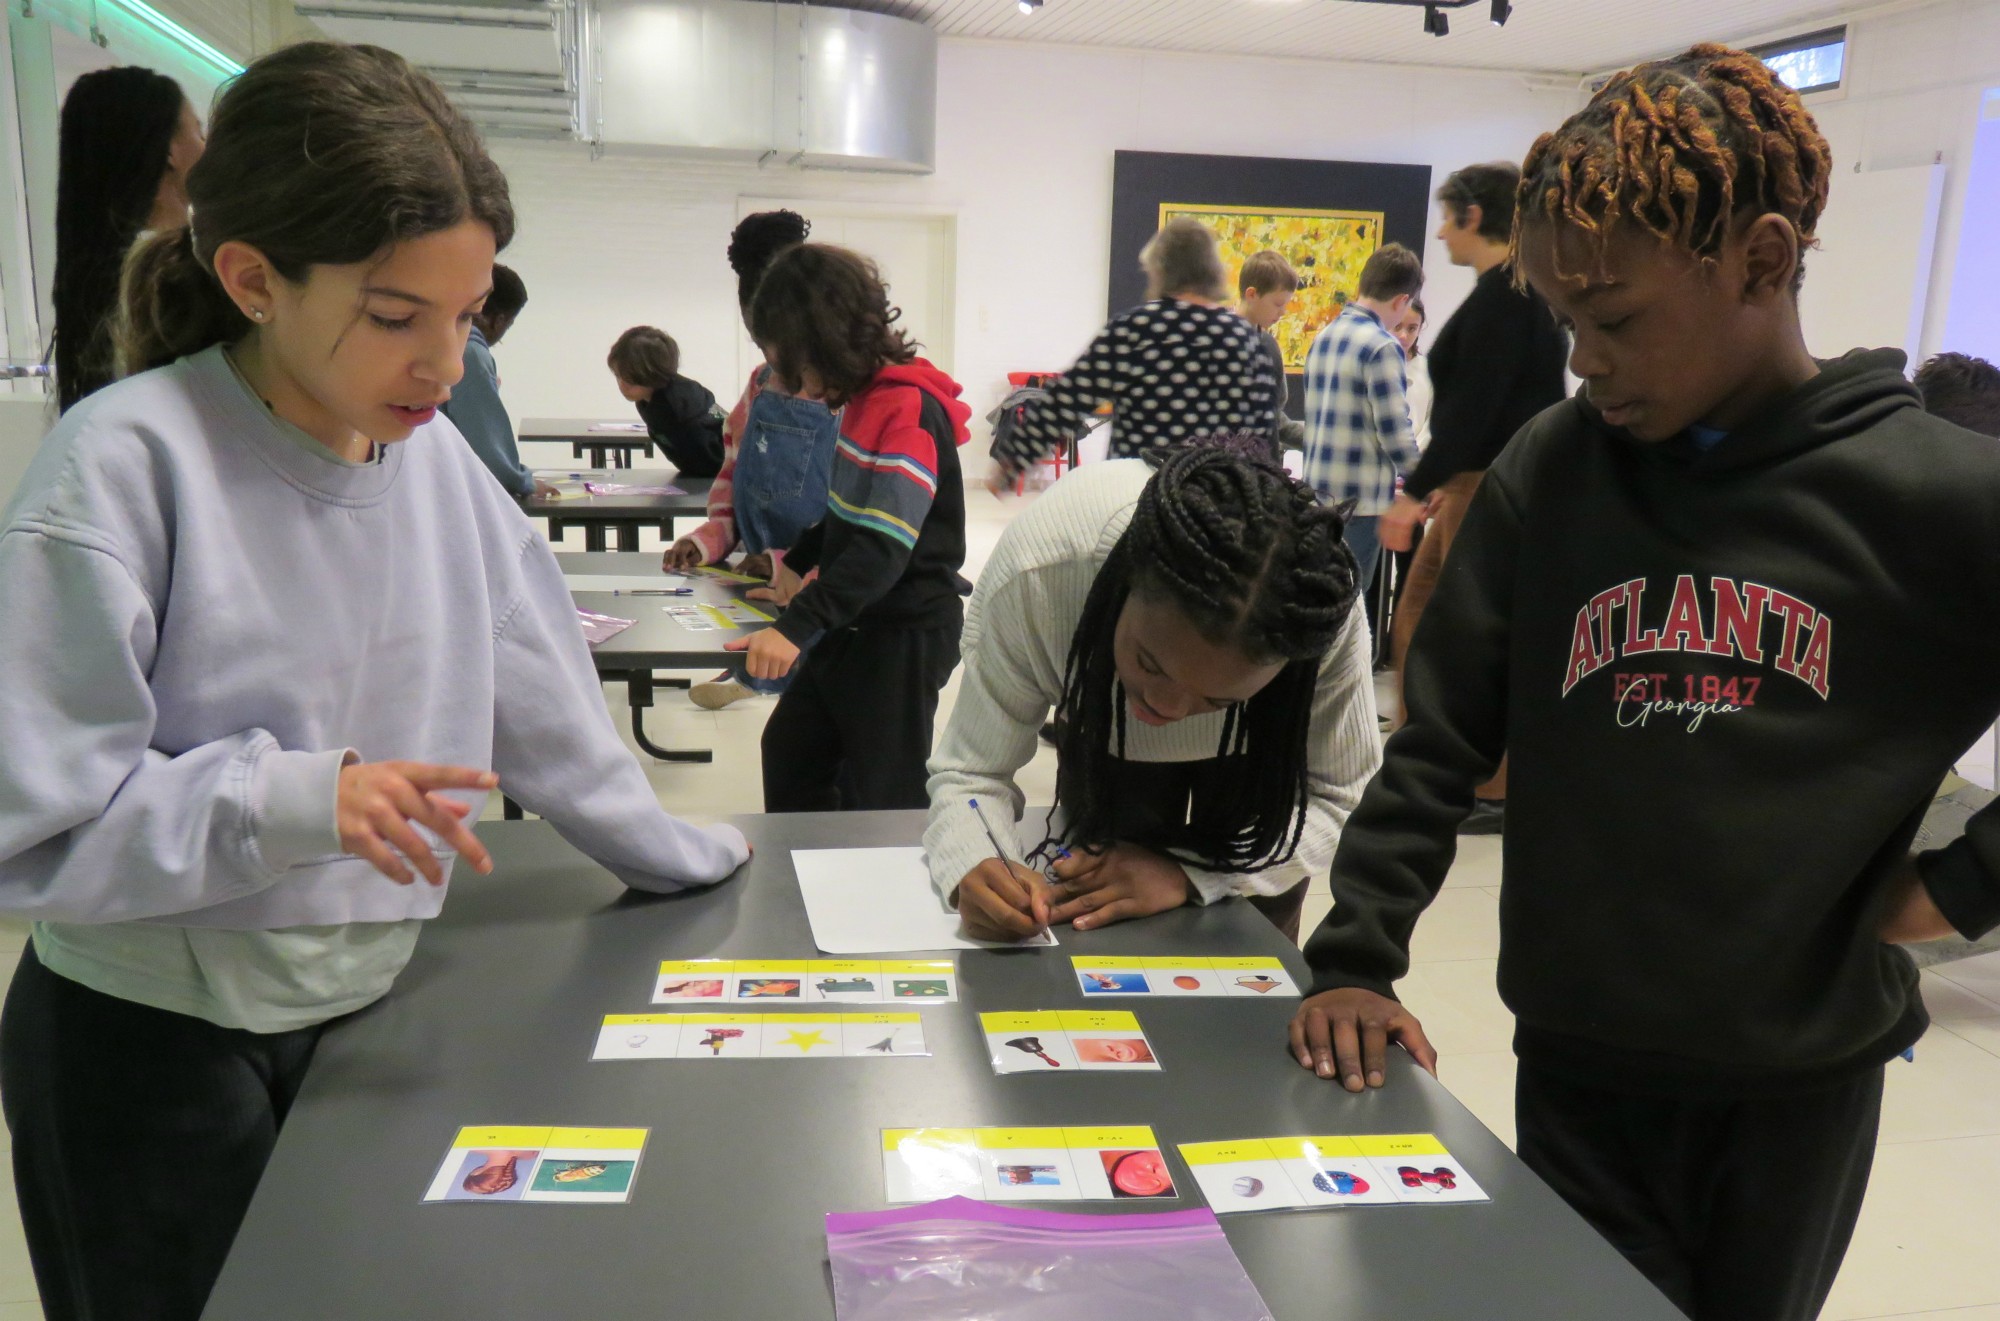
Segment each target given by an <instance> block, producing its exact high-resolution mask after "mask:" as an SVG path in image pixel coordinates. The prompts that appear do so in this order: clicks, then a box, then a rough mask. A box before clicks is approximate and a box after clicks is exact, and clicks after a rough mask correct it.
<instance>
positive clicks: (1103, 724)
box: [1042, 436, 1359, 873]
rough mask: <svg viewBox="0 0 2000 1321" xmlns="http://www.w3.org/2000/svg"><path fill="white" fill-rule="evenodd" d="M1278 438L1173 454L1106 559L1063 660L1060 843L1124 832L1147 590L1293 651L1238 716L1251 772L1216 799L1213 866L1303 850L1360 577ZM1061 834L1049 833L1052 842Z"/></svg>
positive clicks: (1226, 736) (1205, 623)
mask: <svg viewBox="0 0 2000 1321" xmlns="http://www.w3.org/2000/svg"><path fill="white" fill-rule="evenodd" d="M1266 444H1267V442H1266V439H1265V438H1264V437H1261V436H1249V437H1234V438H1228V437H1219V438H1215V439H1213V440H1208V441H1197V442H1192V443H1190V444H1188V445H1185V446H1182V447H1180V448H1177V449H1174V450H1172V451H1169V452H1168V453H1167V456H1166V458H1165V459H1164V460H1163V461H1160V463H1159V471H1158V472H1156V473H1155V474H1154V475H1153V478H1152V480H1151V481H1149V482H1148V483H1147V484H1146V489H1145V491H1144V492H1142V493H1141V495H1140V496H1139V503H1138V506H1137V507H1136V508H1135V509H1134V510H1133V511H1132V521H1131V523H1130V525H1128V526H1127V527H1126V529H1125V533H1124V535H1122V536H1121V537H1119V538H1118V542H1117V544H1116V545H1115V546H1113V547H1112V549H1111V553H1110V554H1109V555H1108V556H1106V558H1105V561H1104V564H1103V567H1101V568H1100V569H1099V570H1098V572H1097V577H1096V579H1095V581H1094V582H1093V583H1092V584H1091V588H1090V595H1089V596H1088V597H1087V598H1086V600H1085V602H1084V607H1083V614H1082V616H1081V617H1080V618H1079V619H1078V621H1077V625H1076V632H1075V633H1074V634H1073V635H1072V637H1071V641H1070V650H1069V659H1068V662H1067V664H1066V667H1065V669H1064V672H1063V697H1062V702H1061V705H1060V709H1061V711H1062V713H1063V721H1062V724H1061V726H1060V728H1061V731H1062V732H1061V735H1060V739H1059V742H1058V747H1057V754H1058V755H1057V762H1056V765H1057V769H1056V806H1058V807H1061V808H1062V809H1064V812H1065V814H1066V816H1065V825H1064V828H1063V838H1062V840H1061V841H1060V842H1062V843H1066V844H1069V845H1072V846H1083V847H1091V848H1098V847H1103V846H1106V845H1109V844H1112V843H1114V842H1116V841H1115V839H1114V838H1113V832H1114V831H1115V829H1116V823H1117V822H1118V821H1119V820H1120V819H1121V817H1122V805H1121V803H1120V787H1119V776H1118V775H1117V773H1116V771H1115V769H1114V767H1113V765H1112V762H1113V760H1114V759H1115V758H1118V757H1122V756H1123V754H1124V748H1125V701H1124V694H1123V690H1122V687H1121V685H1120V684H1119V682H1118V669H1117V662H1116V658H1115V656H1114V655H1113V637H1114V636H1115V634H1116V632H1117V628H1118V618H1119V616H1120V615H1121V614H1122V613H1123V612H1124V609H1125V603H1126V602H1127V601H1128V600H1129V599H1131V598H1132V597H1134V596H1139V597H1142V598H1145V599H1147V600H1156V601H1162V602H1165V603H1167V604H1169V605H1171V606H1173V607H1174V608H1175V609H1176V610H1179V611H1180V612H1181V613H1182V614H1184V615H1186V616H1187V618H1188V620H1189V622H1191V623H1192V624H1193V625H1194V626H1195V628H1196V629H1197V630H1199V631H1200V633H1201V635H1202V636H1203V637H1205V638H1207V639H1209V640H1210V641H1212V642H1216V643H1218V644H1226V645H1228V646H1230V647H1234V648H1236V649H1238V650H1240V651H1241V652H1242V653H1243V654H1244V655H1246V656H1248V657H1250V658H1251V659H1253V660H1256V661H1258V662H1260V663H1267V664H1268V663H1270V662H1273V661H1276V662H1282V663H1283V669H1281V670H1280V671H1279V673H1278V677H1277V678H1275V679H1273V680H1272V681H1271V682H1270V683H1269V684H1267V685H1266V686H1265V687H1264V689H1263V691H1261V692H1259V693H1258V694H1257V695H1256V696H1255V697H1253V698H1251V699H1250V700H1249V701H1247V702H1245V703H1243V704H1242V705H1241V706H1237V707H1233V708H1231V709H1230V711H1229V713H1228V715H1227V716H1226V717H1225V718H1224V720H1223V727H1222V739H1221V743H1220V746H1219V747H1218V748H1217V750H1216V755H1217V756H1219V757H1226V758H1229V759H1231V764H1232V765H1233V766H1240V767H1241V772H1240V773H1238V774H1231V775H1229V776H1228V777H1226V782H1227V784H1228V786H1229V787H1228V789H1226V790H1225V791H1224V792H1223V793H1221V794H1220V795H1218V799H1219V801H1213V802H1206V803H1204V804H1203V805H1202V817H1203V819H1204V822H1205V823H1206V825H1207V828H1206V829H1205V830H1204V831H1203V832H1202V833H1203V835H1204V838H1203V839H1202V841H1201V845H1202V847H1201V851H1202V853H1203V855H1204V856H1203V858H1202V864H1203V865H1204V866H1206V867H1209V868H1211V869H1212V870H1216V871H1225V872H1235V873H1246V872H1255V871H1262V870H1264V869H1266V868H1268V867H1271V866H1274V865H1276V864H1277V863H1280V862H1283V861H1285V860H1286V859H1288V858H1290V857H1291V856H1292V854H1293V853H1294V852H1295V851H1296V850H1297V848H1298V842H1299V836H1300V834H1301V832H1302V831H1303V830H1304V829H1305V810H1306V802H1307V797H1308V794H1309V788H1308V786H1307V783H1306V763H1307V757H1308V746H1309V741H1310V738H1311V726H1312V704H1313V696H1314V693H1315V692H1316V690H1317V688H1318V684H1319V667H1320V664H1321V662H1322V660H1323V659H1324V658H1325V656H1326V653H1327V652H1328V651H1330V650H1331V649H1332V648H1333V645H1334V643H1335V642H1336V641H1338V640H1339V638H1340V636H1341V632H1342V630H1343V629H1345V628H1346V627H1348V626H1349V620H1350V617H1351V616H1352V614H1353V610H1354V601H1355V596H1356V594H1357V592H1358V590H1359V584H1358V582H1357V575H1356V572H1355V564H1354V555H1353V553H1352V552H1350V551H1349V550H1348V548H1347V546H1346V544H1345V543H1344V542H1343V541H1342V539H1341V531H1342V527H1343V524H1344V521H1345V520H1344V515H1343V513H1342V510H1341V509H1340V508H1337V507H1329V506H1326V505H1323V504H1321V503H1320V502H1319V499H1318V497H1317V496H1315V495H1314V493H1313V491H1312V488H1311V487H1309V486H1306V485H1304V484H1303V483H1301V482H1298V481H1296V480H1294V479H1293V478H1292V477H1291V476H1289V475H1288V474H1287V473H1286V472H1285V471H1284V469H1282V468H1280V467H1278V466H1277V465H1276V464H1274V463H1272V462H1271V460H1270V458H1269V451H1268V449H1266V448H1265V446H1266ZM1050 819H1051V820H1054V819H1055V813H1054V811H1053V809H1052V810H1051V813H1050ZM1057 842H1058V841H1057V840H1055V839H1053V838H1051V839H1049V840H1045V841H1044V842H1043V846H1042V851H1043V852H1044V853H1046V851H1048V850H1049V849H1052V848H1053V847H1054V846H1055V844H1056V843H1057Z"/></svg>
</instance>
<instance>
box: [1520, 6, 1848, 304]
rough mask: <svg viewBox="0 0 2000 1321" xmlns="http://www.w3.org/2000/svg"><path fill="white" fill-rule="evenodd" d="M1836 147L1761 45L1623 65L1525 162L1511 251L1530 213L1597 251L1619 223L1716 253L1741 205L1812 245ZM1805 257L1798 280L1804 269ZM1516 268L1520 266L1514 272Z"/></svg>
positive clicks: (1710, 257)
mask: <svg viewBox="0 0 2000 1321" xmlns="http://www.w3.org/2000/svg"><path fill="white" fill-rule="evenodd" d="M1832 169H1833V158H1832V153H1831V152H1830V151H1829V150H1828V148H1827V145H1826V139H1825V138H1824V137H1823V136H1821V134H1820V131H1819V125H1817V124H1815V123H1814V122H1813V117H1812V116H1811V115H1810V114H1808V113H1807V111H1806V108H1805V105H1804V104H1803V103H1802V102H1801V101H1800V100H1799V96H1798V93H1796V92H1794V91H1792V90H1791V89H1790V88H1788V87H1786V86H1785V85H1784V84H1783V83H1781V82H1779V81H1778V79H1777V77H1776V76H1775V75H1774V74H1773V73H1772V72H1771V70H1770V69H1769V68H1768V67H1766V66H1765V64H1764V62H1763V61H1762V60H1760V59H1758V58H1757V57H1756V56H1755V55H1751V54H1749V53H1747V52H1744V51H1740V50H1732V49H1730V48H1729V47H1727V46H1717V45H1700V46H1696V47H1694V48H1693V49H1692V50H1690V51H1688V52H1687V53H1686V54H1685V55H1681V56H1677V57H1676V58H1674V59H1671V60H1656V61H1654V62H1653V63H1651V64H1642V65H1639V66H1638V67H1637V68H1634V69H1628V70H1626V71H1625V72H1623V73H1620V74H1618V75H1617V76H1616V77H1614V78H1613V79H1612V80H1611V81H1610V82H1608V83H1606V84H1605V85H1604V88H1603V90H1601V91H1599V92H1598V93H1597V95H1596V96H1593V97H1592V98H1591V99H1590V104H1589V105H1587V106H1585V107H1584V108H1583V109H1582V110H1579V111H1578V112H1577V113H1576V114H1574V115H1571V116H1570V117H1569V119H1568V120H1566V121H1564V123H1563V126H1562V127H1561V128H1559V129H1557V130H1556V131H1555V132H1553V133H1544V134H1542V136H1541V137H1540V138H1538V139H1536V141H1535V145H1534V146H1533V147H1532V148H1531V149H1530V150H1529V152H1528V159H1527V160H1526V161H1525V162H1524V163H1523V164H1522V167H1521V189H1520V193H1519V195H1518V199H1517V205H1516V207H1515V211H1514V234H1513V256H1514V259H1515V270H1516V271H1517V272H1518V271H1519V270H1520V262H1519V256H1520V250H1521V234H1522V231H1523V230H1524V229H1525V228H1526V226H1527V225H1528V224H1530V223H1532V222H1535V221H1543V220H1546V221H1557V222H1561V223H1563V224H1568V225H1573V226H1575V227H1576V228H1578V229H1580V230H1582V231H1583V232H1584V233H1586V234H1588V235H1590V236H1591V238H1592V239H1593V240H1594V242H1595V243H1596V246H1597V250H1598V252H1599V254H1600V256H1601V255H1602V252H1603V248H1604V243H1605V240H1606V238H1607V237H1608V235H1609V233H1610V229H1611V227H1612V225H1613V224H1616V223H1627V222H1629V223H1632V224H1636V225H1638V226H1640V227H1641V228H1642V229H1644V230H1645V231H1646V232H1647V233H1649V234H1653V235H1655V236H1656V237H1658V238H1660V239H1662V240H1664V241H1665V242H1667V243H1671V244H1673V245H1675V246H1676V247H1679V248H1681V249H1683V250H1684V251H1687V252H1690V253H1693V254H1694V255H1696V256H1698V257H1700V258H1701V259H1702V260H1703V262H1704V263H1713V262H1714V260H1715V258H1716V256H1717V254H1718V253H1720V252H1721V250H1722V245H1723V242H1724V240H1726V239H1727V238H1728V236H1729V229H1730V224H1731V222H1732V221H1733V220H1734V218H1735V217H1737V216H1738V215H1742V214H1754V215H1762V214H1766V213H1775V214H1777V215H1780V216H1783V217H1784V218H1785V219H1786V220H1788V221H1790V222H1791V224H1792V228H1794V229H1795V230H1797V231H1798V235H1799V245H1800V248H1801V250H1803V249H1805V248H1809V247H1811V246H1813V234H1814V231H1815V230H1816V229H1817V227H1818V225H1819V217H1820V212H1821V211H1822V210H1824V209H1825V207H1826V191H1827V180H1828V176H1829V175H1830V174H1831V173H1832ZM1804 275H1805V264H1804V262H1803V260H1802V261H1801V262H1800V265H1799V269H1798V271H1797V272H1796V273H1795V274H1794V276H1793V287H1794V288H1796V287H1797V285H1798V282H1799V281H1800V280H1802V279H1803V278H1804ZM1516 278H1517V279H1518V278H1520V277H1519V276H1518V274H1517V276H1516Z"/></svg>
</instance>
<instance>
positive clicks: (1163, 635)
mask: <svg viewBox="0 0 2000 1321" xmlns="http://www.w3.org/2000/svg"><path fill="white" fill-rule="evenodd" d="M1257 449H1261V451H1262V452H1263V453H1266V454H1267V453H1268V436H1256V437H1245V438H1241V439H1239V440H1238V441H1235V442H1232V443H1226V444H1218V443H1198V444H1194V445H1191V446H1188V447H1186V448H1184V449H1181V450H1177V451H1174V452H1172V453H1171V454H1168V455H1166V456H1163V457H1162V458H1161V459H1159V460H1155V461H1154V462H1158V463H1159V467H1158V471H1157V472H1156V471H1155V470H1154V467H1153V466H1152V462H1149V461H1147V460H1142V459H1119V460H1113V461H1111V462H1107V463H1101V464H1091V465H1087V466H1085V467H1083V468H1081V469H1079V470H1077V471H1076V472H1074V473H1072V474H1071V475H1069V476H1068V477H1065V478H1064V479H1063V480H1062V481H1060V482H1058V483H1056V485H1055V487H1054V488H1053V489H1051V490H1050V491H1049V492H1048V493H1047V494H1046V495H1043V496H1042V497H1041V498H1040V499H1039V500H1037V501H1036V503H1035V504H1034V506H1033V507H1032V508H1030V509H1028V510H1027V512H1025V513H1023V514H1022V515H1021V516H1020V517H1019V518H1017V519H1015V520H1014V522H1013V523H1012V524H1011V525H1009V527H1008V528H1007V531H1006V532H1005V533H1004V534H1003V535H1002V536H1001V538H1000V542H999V545H998V547H997V548H996V549H995V551H994V553H993V558H992V559H991V560H990V561H989V562H988V565H987V568H986V570H985V572H984V573H982V574H981V575H980V579H979V586H978V589H977V590H976V591H975V592H974V593H973V597H972V605H971V609H970V611H969V613H968V615H967V618H966V624H965V634H964V638H963V641H962V643H961V648H962V651H963V654H964V665H965V678H964V681H963V684H962V686H961V688H960V691H959V697H958V702H957V705H956V706H955V707H954V708H953V711H952V717H951V721H950V724H949V725H948V726H947V727H946V729H945V733H944V738H943V740H942V742H941V743H940V744H939V746H938V750H937V754H936V755H935V756H934V757H933V758H932V759H931V779H930V798H931V805H930V821H929V825H928V828H927V829H926V831H925V834H924V846H925V849H926V851H927V853H928V855H929V858H930V867H931V879H932V882H933V883H934V884H935V885H936V887H937V889H938V892H939V894H941V895H942V896H943V897H944V898H945V900H946V902H948V903H951V904H954V905H956V907H957V909H958V911H959V914H960V915H961V918H962V920H963V922H964V925H965V929H966V932H967V933H968V934H969V935H972V936H976V937H980V938H984V939H994V940H1000V939H1020V938H1024V937H1027V936H1030V935H1033V934H1035V933H1036V932H1037V931H1039V930H1041V929H1042V928H1044V927H1045V926H1046V925H1047V924H1048V923H1050V922H1073V923H1074V924H1075V925H1076V926H1077V927H1078V928H1080V929H1083V928H1090V927H1097V926H1103V925H1105V924H1106V923H1110V922H1116V921H1120V920H1122V919H1125V918H1133V917H1143V916H1145V915H1147V914H1150V913H1157V912H1162V911H1164V910H1166V909H1169V908H1175V907H1178V906H1179V905H1181V904H1184V903H1203V904H1205V903H1211V902H1214V901H1216V900H1220V899H1224V898H1227V897H1229V896H1232V895H1243V896H1246V897H1248V898H1250V899H1251V901H1252V902H1253V903H1255V904H1256V905H1257V906H1258V907H1259V908H1260V909H1262V910H1263V911H1264V912H1265V913H1266V915H1267V916H1269V917H1271V919H1272V920H1273V921H1274V922H1275V923H1277V925H1278V926H1279V927H1280V928H1281V929H1284V930H1285V931H1286V932H1287V934H1288V935H1290V936H1291V937H1292V938H1293V939H1296V938H1297V934H1298V923H1299V909H1300V905H1301V904H1302V903H1303V902H1304V899H1305V887H1306V880H1307V877H1309V876H1311V875H1314V874H1316V873H1318V872H1320V871H1322V870H1324V868H1325V867H1326V865H1327V863H1328V861H1329V859H1330V858H1331V857H1332V853H1333V846H1334V843H1335V841H1336V840H1338V838H1339V837H1340V829H1341V824H1342V822H1344V821H1345V820H1346V818H1347V814H1348V812H1349V811H1350V810H1352V808H1353V806H1354V804H1355V801H1356V800H1357V799H1358V798H1359V797H1360V794H1361V787H1362V785H1363V784H1365V783H1366V782H1367V780H1368V777H1369V776H1370V775H1372V774H1373V773H1374V771H1375V768H1376V766H1377V764H1378V763H1379V761H1380V754H1379V751H1378V744H1377V736H1376V729H1375V698H1374V689H1373V686H1372V683H1371V680H1370V678H1369V642H1368V627H1367V624H1366V622H1365V621H1364V620H1363V619H1362V617H1361V615H1360V612H1359V607H1358V606H1357V604H1356V592H1357V585H1356V582H1355V573H1354V558H1353V556H1352V555H1351V554H1349V553H1348V550H1347V548H1346V546H1345V545H1343V544H1342V542H1341V537H1340V533H1341V516H1340V514H1339V513H1338V511H1336V510H1334V509H1330V508H1327V507H1325V506H1323V505H1321V504H1320V503H1319V502H1318V500H1317V499H1315V498H1314V495H1313V493H1312V490H1311V489H1310V488H1309V487H1306V486H1304V485H1302V484H1301V483H1299V482H1296V481H1294V480H1293V479H1292V478H1290V477H1288V476H1287V475H1286V474H1285V472H1284V471H1283V470H1282V469H1280V468H1278V467H1276V466H1275V465H1273V464H1272V463H1271V462H1270V461H1269V459H1268V458H1267V457H1257V456H1254V455H1253V454H1252V450H1257ZM1052 709H1060V710H1061V711H1062V712H1063V713H1064V720H1063V722H1062V726H1061V734H1060V736H1059V738H1058V742H1057V758H1058V769H1057V779H1056V799H1057V801H1056V805H1055V809H1054V811H1052V813H1051V815H1050V822H1051V831H1050V838H1049V840H1048V841H1047V843H1046V844H1045V845H1044V849H1045V851H1046V853H1047V854H1049V855H1050V856H1051V857H1052V859H1053V864H1052V867H1051V871H1052V872H1053V874H1054V876H1055V877H1056V880H1055V882H1054V883H1053V884H1051V883H1049V882H1048V881H1046V880H1045V879H1044V877H1043V876H1042V874H1041V873H1039V872H1035V871H1032V870H1029V869H1027V868H1022V867H1019V866H1014V865H1010V864H1009V863H1008V862H1006V861H1003V860H1002V859H999V858H996V857H994V856H993V849H992V845H991V844H990V843H989V841H988V838H987V835H986V831H985V828H984V826H983V824H982V821H981V817H980V812H979V811H976V810H975V809H974V808H973V806H972V803H973V802H974V801H975V800H976V801H977V802H978V803H979V804H980V808H981V809H982V810H984V811H985V812H988V813H991V814H992V820H993V821H994V822H996V823H999V822H1001V821H1002V819H1003V817H1004V820H1005V822H1006V823H1008V824H1011V823H1012V822H1013V821H1014V820H1016V819H1017V818H1018V817H1019V816H1020V814H1021V811H1022V805H1023V802H1024V799H1023V797H1022V794H1021V791H1020V789H1019V788H1018V787H1016V785H1015V783H1014V779H1013V777H1014V774H1015V772H1016V771H1018V770H1019V769H1020V768H1021V767H1022V766H1023V765H1025V764H1026V763H1027V761H1028V760H1029V758H1031V757H1032V756H1033V755H1034V752H1035V745H1036V733H1037V731H1038V730H1039V729H1040V728H1041V725H1042V722H1043V720H1044V719H1045V718H1046V716H1047V713H1048V712H1049V711H1050V710H1052Z"/></svg>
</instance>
